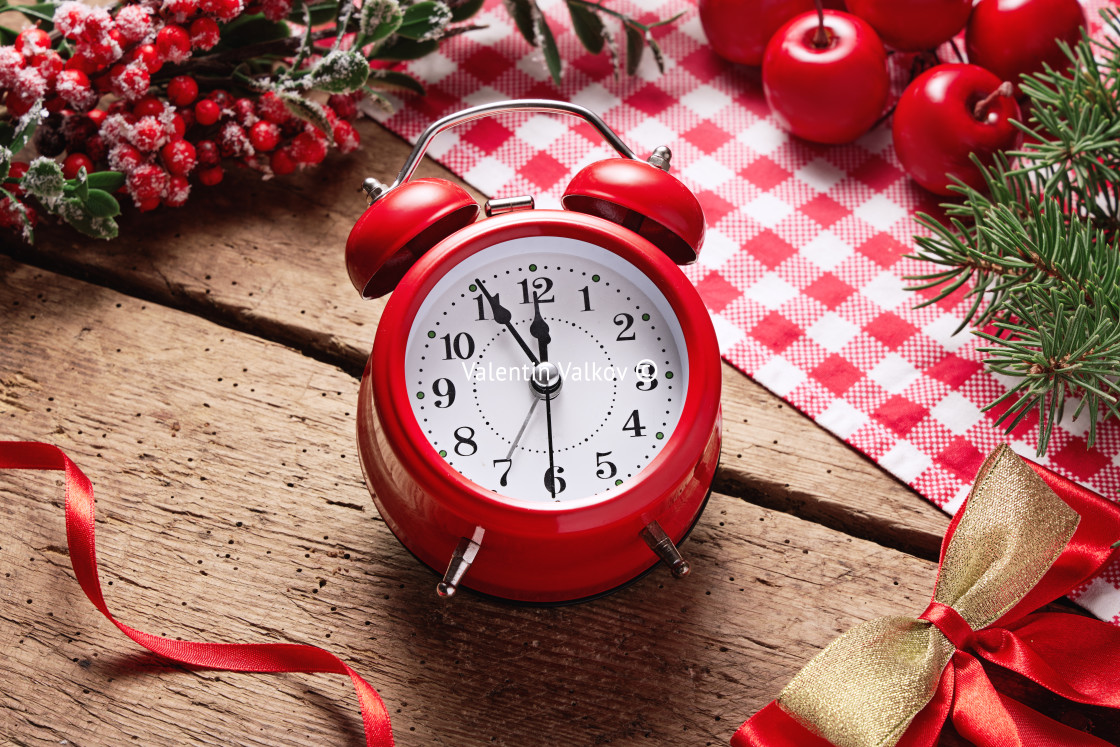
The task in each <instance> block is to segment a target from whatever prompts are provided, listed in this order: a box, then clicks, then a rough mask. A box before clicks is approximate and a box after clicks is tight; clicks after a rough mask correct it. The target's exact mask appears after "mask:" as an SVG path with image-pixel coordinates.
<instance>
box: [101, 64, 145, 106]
mask: <svg viewBox="0 0 1120 747" xmlns="http://www.w3.org/2000/svg"><path fill="white" fill-rule="evenodd" d="M109 86H110V88H111V89H112V91H113V93H115V94H117V95H118V96H120V97H122V98H124V99H127V100H129V101H135V100H136V99H138V98H140V97H141V96H143V95H144V94H146V93H147V92H148V88H150V87H151V78H150V77H149V75H148V70H147V68H145V67H144V65H143V64H141V63H136V62H133V63H131V64H129V65H122V64H119V63H118V64H116V65H114V66H113V69H112V70H110V71H109Z"/></svg>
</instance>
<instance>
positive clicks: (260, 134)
mask: <svg viewBox="0 0 1120 747" xmlns="http://www.w3.org/2000/svg"><path fill="white" fill-rule="evenodd" d="M249 142H250V143H252V144H253V147H254V148H255V149H257V150H259V151H265V152H267V151H270V150H272V149H274V148H275V147H276V146H277V145H279V144H280V128H279V127H277V126H276V125H274V124H273V123H272V122H265V121H263V120H262V121H260V122H257V123H256V124H255V125H253V126H252V128H251V129H250V130H249Z"/></svg>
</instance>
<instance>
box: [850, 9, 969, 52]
mask: <svg viewBox="0 0 1120 747" xmlns="http://www.w3.org/2000/svg"><path fill="white" fill-rule="evenodd" d="M848 11H849V12H851V13H853V14H855V15H857V16H859V17H860V18H862V19H863V20H865V21H867V22H868V23H870V24H871V28H873V29H875V33H877V34H879V38H880V39H882V40H883V43H884V44H886V45H887V46H889V47H894V48H895V49H898V50H901V51H903V52H920V51H922V50H924V49H934V48H936V47H938V46H939V45H941V44H942V43H944V42H947V41H949V40H950V39H952V38H953V37H954V36H956V35H957V33H958V32H959V31H960V30H961V29H963V28H964V25H965V24H966V23H967V22H968V14H969V13H971V12H972V0H848Z"/></svg>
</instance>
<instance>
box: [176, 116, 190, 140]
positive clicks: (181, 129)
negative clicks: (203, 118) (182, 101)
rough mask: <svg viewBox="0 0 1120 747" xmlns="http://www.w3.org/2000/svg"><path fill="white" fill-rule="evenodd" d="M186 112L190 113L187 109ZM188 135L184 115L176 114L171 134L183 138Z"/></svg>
mask: <svg viewBox="0 0 1120 747" xmlns="http://www.w3.org/2000/svg"><path fill="white" fill-rule="evenodd" d="M186 111H190V109H187V110H186ZM186 133H187V123H186V120H184V119H183V115H182V114H176V115H175V116H173V117H172V118H171V134H172V136H173V137H177V138H179V137H183V135H185V134H186Z"/></svg>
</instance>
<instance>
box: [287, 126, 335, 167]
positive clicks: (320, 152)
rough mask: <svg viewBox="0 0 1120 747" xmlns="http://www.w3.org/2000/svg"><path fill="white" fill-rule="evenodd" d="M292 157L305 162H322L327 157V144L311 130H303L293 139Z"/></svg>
mask: <svg viewBox="0 0 1120 747" xmlns="http://www.w3.org/2000/svg"><path fill="white" fill-rule="evenodd" d="M291 153H292V158H294V159H295V160H296V161H297V162H299V163H303V164H316V163H320V162H321V161H322V160H323V159H324V158H326V157H327V144H326V142H324V140H323V139H321V138H318V137H315V136H314V135H312V134H311V133H310V132H306V131H304V132H301V133H300V134H298V135H296V136H295V139H294V140H292V151H291Z"/></svg>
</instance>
